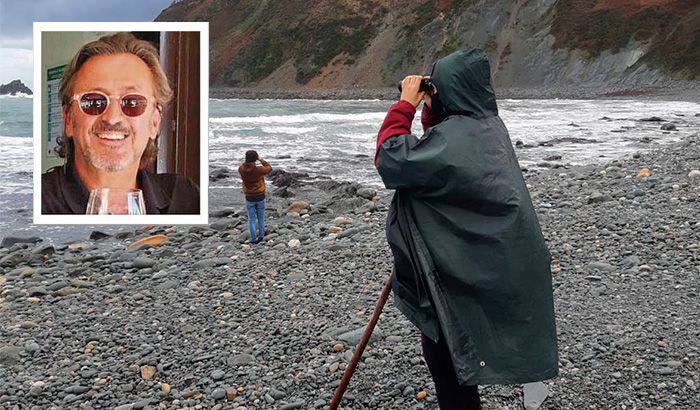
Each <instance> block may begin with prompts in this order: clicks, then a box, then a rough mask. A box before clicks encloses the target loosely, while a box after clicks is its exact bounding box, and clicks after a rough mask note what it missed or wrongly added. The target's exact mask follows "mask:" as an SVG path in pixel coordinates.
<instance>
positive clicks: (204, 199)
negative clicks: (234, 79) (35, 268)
mask: <svg viewBox="0 0 700 410" xmlns="http://www.w3.org/2000/svg"><path fill="white" fill-rule="evenodd" d="M44 31H73V32H76V31H78V32H79V31H85V32H88V31H159V32H164V31H166V32H177V31H198V32H199V56H200V61H199V73H200V74H199V75H200V85H199V90H200V102H199V106H200V111H199V114H200V121H199V122H200V132H199V136H200V158H199V215H182V214H176V215H82V214H81V215H42V214H41V155H42V153H41V125H42V124H41V123H42V119H41V104H42V103H43V102H44V101H43V99H44V98H45V97H44V96H43V95H42V93H41V92H40V93H37V94H38V95H37V94H35V95H34V98H33V114H34V122H33V142H34V173H33V182H34V196H33V204H34V212H33V215H34V221H33V223H34V224H36V225H206V224H208V221H209V23H206V22H204V23H200V22H60V23H58V22H51V23H49V22H34V84H37V85H39V86H40V84H41V79H42V72H41V61H42V60H41V33H42V32H44Z"/></svg>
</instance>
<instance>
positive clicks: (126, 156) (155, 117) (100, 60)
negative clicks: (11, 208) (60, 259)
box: [42, 33, 199, 214]
mask: <svg viewBox="0 0 700 410" xmlns="http://www.w3.org/2000/svg"><path fill="white" fill-rule="evenodd" d="M172 94H173V93H172V91H171V89H170V86H169V85H168V79H167V78H166V76H165V74H164V73H163V70H162V68H161V67H160V64H159V62H158V53H157V51H156V49H155V47H153V45H151V44H150V43H148V42H146V41H143V40H138V39H137V38H136V37H134V36H133V35H132V34H129V33H117V34H113V35H109V36H104V37H102V38H100V39H99V40H96V41H93V42H91V43H88V44H86V45H84V46H83V47H82V48H81V49H80V50H79V51H78V53H77V54H76V55H75V56H74V57H73V59H72V60H71V62H70V63H69V64H68V66H67V68H66V72H65V75H64V76H63V78H62V80H61V85H60V90H59V98H60V99H61V105H62V107H63V108H62V113H63V123H64V136H63V137H62V138H61V139H59V155H60V156H61V157H63V158H65V164H64V166H62V167H56V168H52V169H50V170H49V171H48V172H47V173H45V174H43V175H42V213H43V214H84V213H85V212H86V207H87V202H88V198H89V193H90V191H91V190H94V189H98V188H110V189H121V190H129V189H140V190H141V191H142V193H143V199H144V203H145V207H146V213H147V214H198V213H199V190H198V188H197V187H196V185H194V184H193V183H192V182H191V181H190V180H188V179H187V178H184V177H182V176H178V175H174V174H153V173H151V172H149V170H148V169H149V167H150V165H151V164H152V163H153V160H154V159H155V156H156V154H157V147H156V139H157V137H158V133H159V131H160V123H161V120H162V116H163V109H164V107H165V106H166V104H167V103H168V102H169V100H170V98H171V97H172Z"/></svg>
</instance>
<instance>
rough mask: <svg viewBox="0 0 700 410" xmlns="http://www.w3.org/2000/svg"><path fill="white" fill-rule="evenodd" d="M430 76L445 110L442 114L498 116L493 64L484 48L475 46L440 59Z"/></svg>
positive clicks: (478, 116) (477, 116)
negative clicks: (492, 78)
mask: <svg viewBox="0 0 700 410" xmlns="http://www.w3.org/2000/svg"><path fill="white" fill-rule="evenodd" d="M431 77H432V79H433V83H434V84H435V85H436V86H437V90H438V92H437V94H436V97H437V98H438V99H439V100H440V103H441V104H442V105H443V107H444V110H445V112H444V113H443V115H445V116H448V115H454V114H461V115H467V116H470V117H473V118H482V117H490V116H494V115H498V108H497V107H496V96H495V94H494V92H493V87H491V67H490V65H489V61H488V58H487V57H486V53H484V51H482V50H480V49H478V48H472V49H468V50H462V51H457V52H455V53H452V54H450V55H448V56H447V57H444V58H441V59H440V60H438V61H437V62H436V63H435V64H434V65H433V71H432V74H431Z"/></svg>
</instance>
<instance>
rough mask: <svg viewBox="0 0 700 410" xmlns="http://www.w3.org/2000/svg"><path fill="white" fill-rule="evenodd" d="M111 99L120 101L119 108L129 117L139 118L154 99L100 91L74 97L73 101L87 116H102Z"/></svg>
mask: <svg viewBox="0 0 700 410" xmlns="http://www.w3.org/2000/svg"><path fill="white" fill-rule="evenodd" d="M111 99H115V100H118V101H119V107H120V108H121V110H122V112H123V113H124V115H126V116H127V117H138V116H139V115H141V114H143V113H144V112H146V108H147V107H148V103H149V102H151V101H152V100H153V98H150V99H149V98H148V97H146V96H145V95H141V94H126V95H122V96H119V95H107V94H105V93H103V92H100V91H88V92H85V93H80V94H76V95H74V96H73V101H77V102H78V105H79V106H80V111H82V112H83V113H85V114H87V115H102V114H103V113H104V112H105V111H107V107H109V102H110V100H111Z"/></svg>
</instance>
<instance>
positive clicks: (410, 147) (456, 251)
mask: <svg viewBox="0 0 700 410" xmlns="http://www.w3.org/2000/svg"><path fill="white" fill-rule="evenodd" d="M432 78H433V82H434V83H435V85H436V86H437V90H438V94H437V98H438V99H439V101H436V100H435V97H434V99H433V111H434V112H433V113H432V115H433V116H438V117H440V119H441V121H440V122H439V123H437V125H434V126H432V127H431V128H428V129H427V130H426V132H425V135H423V137H422V138H420V139H418V138H416V137H414V136H412V135H410V124H411V122H412V120H413V116H414V114H415V108H414V107H413V106H412V105H411V104H410V103H408V102H406V101H401V102H399V103H397V104H394V106H392V108H391V109H390V111H389V114H388V115H387V118H386V120H385V122H384V124H383V125H382V130H380V134H379V138H378V141H377V151H378V152H377V156H376V161H377V169H378V171H379V174H380V175H381V177H382V179H383V181H384V183H385V185H386V187H387V188H390V189H395V190H396V191H395V194H394V199H393V201H392V204H391V208H390V210H389V214H388V217H387V239H388V242H389V245H390V246H391V249H392V251H393V254H394V279H393V291H394V300H395V302H396V305H397V307H398V308H399V309H400V310H401V311H402V312H403V313H404V314H405V315H406V316H407V317H408V318H409V319H410V320H411V321H412V322H413V323H414V324H415V325H416V326H418V328H420V330H421V331H422V332H423V333H424V334H425V335H426V336H427V337H429V338H430V339H432V340H433V341H437V339H438V338H439V337H441V335H444V337H445V341H446V342H447V346H448V348H449V350H450V354H451V357H452V361H453V364H454V367H455V372H456V374H457V378H458V379H459V382H460V384H462V385H474V384H516V383H526V382H531V381H537V380H544V379H548V378H552V377H555V376H556V375H557V374H558V366H557V365H558V357H557V339H556V337H557V334H556V328H555V322H554V308H553V301H552V284H551V273H550V254H549V251H548V250H547V247H546V245H545V242H544V238H543V236H542V232H541V229H540V226H539V223H538V221H537V216H536V214H535V211H534V208H533V205H532V201H531V199H530V195H529V193H528V190H527V187H526V185H525V181H524V179H523V177H522V173H521V171H520V167H519V165H518V161H517V159H516V157H515V152H514V150H513V147H512V145H511V141H510V137H509V136H508V131H507V130H506V127H505V125H504V124H503V122H502V121H501V119H500V118H499V117H498V110H497V108H496V99H495V95H494V93H493V89H492V87H491V84H490V68H489V64H488V60H487V59H486V55H485V54H484V52H483V51H481V50H478V49H472V50H466V51H458V52H455V53H453V54H451V55H449V56H447V57H445V58H443V59H441V60H439V61H437V62H436V63H435V65H434V67H433V73H432ZM439 103H441V104H439ZM440 105H442V109H440ZM423 110H424V114H425V112H426V110H427V108H426V107H424V109H423ZM435 111H438V112H435ZM424 116H425V115H424ZM424 122H425V121H424Z"/></svg>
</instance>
